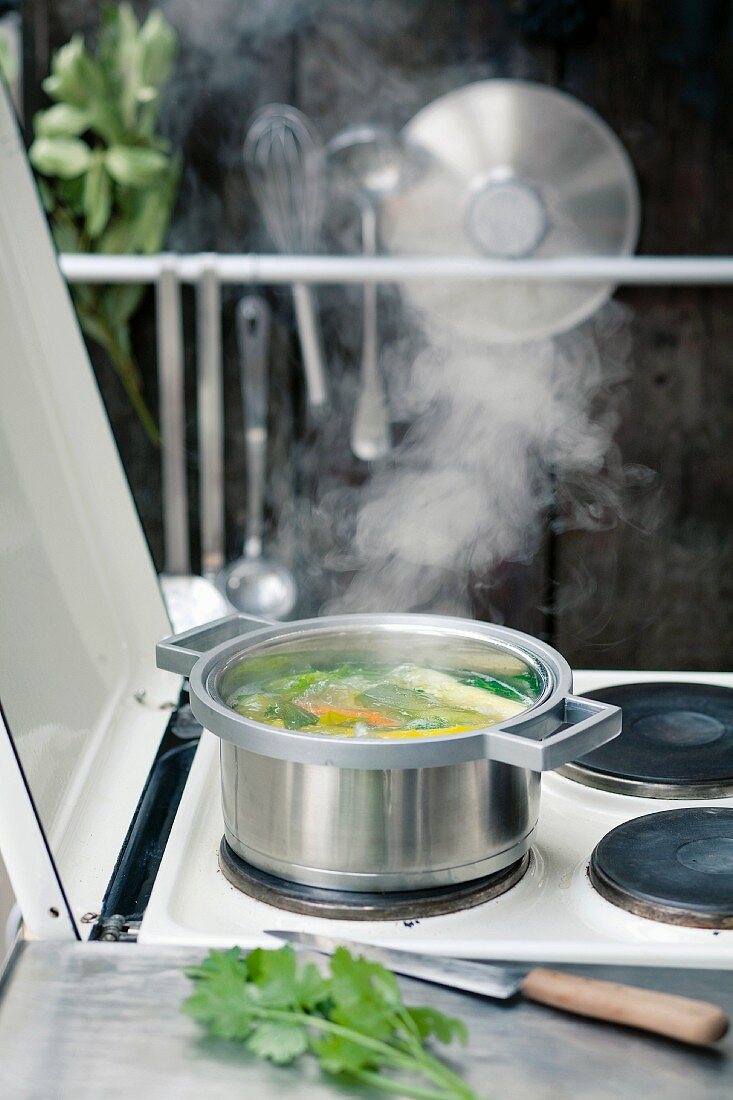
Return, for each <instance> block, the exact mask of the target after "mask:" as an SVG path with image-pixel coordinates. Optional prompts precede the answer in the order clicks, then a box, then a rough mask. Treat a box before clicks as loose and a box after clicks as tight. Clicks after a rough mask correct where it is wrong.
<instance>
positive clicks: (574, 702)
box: [486, 695, 621, 772]
mask: <svg viewBox="0 0 733 1100" xmlns="http://www.w3.org/2000/svg"><path fill="white" fill-rule="evenodd" d="M620 732H621V710H620V708H619V707H614V706H611V704H610V703H601V702H599V701H598V700H596V699H584V698H582V697H581V696H578V695H568V697H567V698H566V700H565V716H564V724H563V728H562V729H560V730H559V731H558V732H557V733H552V734H550V736H549V737H545V738H544V739H543V740H535V739H534V738H532V737H531V736H525V737H523V736H522V735H521V734H518V733H510V732H509V731H508V730H494V729H490V730H488V731H487V733H486V741H487V750H488V751H487V754H486V755H487V757H488V758H489V759H490V760H500V761H502V762H503V763H505V764H513V765H515V766H516V767H519V768H529V770H530V771H534V772H545V771H552V769H553V768H559V767H561V766H562V765H563V764H567V763H568V761H570V760H575V759H577V758H578V757H579V756H585V754H586V753H587V752H590V751H591V750H592V749H597V748H598V746H599V745H605V743H606V742H607V741H612V740H613V738H614V737H618V735H619V733H620Z"/></svg>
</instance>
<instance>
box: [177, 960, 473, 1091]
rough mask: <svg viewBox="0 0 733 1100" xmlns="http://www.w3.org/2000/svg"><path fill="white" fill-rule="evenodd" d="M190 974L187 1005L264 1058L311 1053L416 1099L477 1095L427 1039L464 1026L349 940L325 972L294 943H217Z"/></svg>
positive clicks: (337, 1070)
mask: <svg viewBox="0 0 733 1100" xmlns="http://www.w3.org/2000/svg"><path fill="white" fill-rule="evenodd" d="M187 974H188V976H189V977H190V978H192V979H193V980H194V982H195V986H196V988H195V991H194V993H193V995H192V996H191V997H189V998H188V1000H187V1001H186V1002H185V1003H184V1005H183V1011H184V1012H186V1013H188V1015H189V1016H193V1017H194V1018H195V1019H197V1020H198V1021H199V1022H200V1023H202V1024H203V1025H204V1026H205V1027H206V1028H207V1029H208V1031H209V1032H210V1033H211V1034H212V1035H215V1036H217V1037H219V1038H223V1039H234V1040H239V1041H240V1042H243V1043H244V1045H245V1046H246V1047H247V1049H248V1050H249V1051H251V1052H252V1054H255V1055H256V1056H257V1057H259V1058H267V1059H269V1060H270V1061H271V1062H274V1063H275V1064H276V1065H288V1064H289V1063H291V1062H293V1061H294V1060H295V1059H296V1058H298V1057H300V1056H301V1055H303V1054H306V1053H310V1054H313V1055H315V1057H316V1058H317V1059H318V1060H319V1062H320V1065H321V1068H322V1069H323V1070H324V1071H325V1072H326V1073H328V1074H331V1075H332V1076H334V1077H338V1078H342V1079H343V1080H344V1081H350V1082H352V1083H353V1082H357V1081H358V1082H362V1083H363V1084H368V1085H371V1086H374V1087H375V1088H378V1089H381V1090H382V1091H384V1092H389V1093H392V1094H396V1095H399V1096H410V1097H415V1098H416V1100H477V1097H476V1094H475V1093H474V1092H473V1091H472V1089H471V1088H469V1086H468V1085H467V1084H466V1082H465V1081H464V1080H462V1078H460V1077H459V1076H458V1075H457V1074H455V1073H454V1072H453V1071H452V1070H451V1069H449V1068H448V1066H446V1065H445V1064H444V1063H443V1062H441V1061H440V1060H439V1059H438V1058H435V1057H434V1056H433V1055H432V1054H431V1053H430V1051H429V1050H428V1049H427V1048H426V1040H429V1039H437V1040H438V1041H439V1042H442V1043H450V1042H451V1041H452V1040H453V1039H459V1040H460V1041H461V1042H463V1043H465V1042H466V1041H467V1038H468V1035H467V1032H466V1027H465V1025H464V1024H463V1023H462V1022H461V1021H460V1020H456V1019H453V1018H452V1017H450V1016H444V1015H443V1014H442V1013H440V1012H438V1011H436V1010H435V1009H434V1008H411V1007H408V1006H407V1005H405V1004H404V1003H403V1000H402V995H401V993H400V989H399V986H398V984H397V980H396V978H395V976H394V974H392V973H391V971H389V970H386V969H385V968H384V967H383V966H380V965H379V964H377V963H372V962H369V961H368V960H367V959H364V958H355V957H354V956H353V955H351V954H350V953H349V952H348V951H347V950H346V949H345V948H343V947H340V948H338V950H337V951H336V952H335V953H334V954H333V956H332V958H331V960H330V972H329V974H328V976H324V975H322V974H321V972H320V971H319V970H318V968H317V967H316V966H314V965H313V963H306V964H305V965H304V966H302V967H300V968H298V965H297V960H296V958H295V952H294V951H293V950H292V948H290V947H283V948H281V949H280V950H278V951H264V950H262V949H261V948H258V949H257V950H255V951H251V952H250V953H249V954H247V955H243V954H242V952H241V950H240V949H239V948H238V947H234V948H232V949H231V950H230V951H211V952H210V953H209V955H208V957H207V958H206V959H204V961H203V962H202V963H201V964H200V966H194V967H192V968H190V969H189V970H188V971H187ZM415 1078H418V1080H420V1079H421V1080H422V1082H423V1083H420V1084H418V1083H416V1081H415Z"/></svg>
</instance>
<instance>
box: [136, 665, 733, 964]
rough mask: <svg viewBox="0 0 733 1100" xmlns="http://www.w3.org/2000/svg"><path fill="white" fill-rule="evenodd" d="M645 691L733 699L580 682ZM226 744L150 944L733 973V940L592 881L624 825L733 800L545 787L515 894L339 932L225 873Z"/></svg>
mask: <svg viewBox="0 0 733 1100" xmlns="http://www.w3.org/2000/svg"><path fill="white" fill-rule="evenodd" d="M642 681H647V682H655V681H656V682H659V681H670V682H673V681H687V682H695V683H709V684H720V685H722V686H725V687H733V674H730V673H719V674H715V673H678V672H664V673H653V672H645V673H639V672H618V671H613V672H579V673H576V675H575V690H576V691H577V692H583V691H590V690H593V689H598V688H601V687H607V686H609V685H611V684H619V683H639V682H642ZM218 744H219V743H218V739H217V738H215V737H214V736H213V735H211V734H209V733H206V732H205V733H204V735H203V738H202V740H201V743H200V746H199V748H198V751H197V753H196V758H195V760H194V764H193V767H192V769H191V773H190V776H189V779H188V782H187V784H186V789H185V791H184V794H183V798H182V800H181V804H180V808H179V811H178V814H177V817H176V820H175V823H174V826H173V830H172V832H171V835H170V839H169V842H168V845H167V848H166V851H165V855H164V857H163V861H162V864H161V867H160V871H159V874H158V877H157V880H156V884H155V887H154V890H153V894H152V897H151V899H150V904H149V906H148V910H147V913H146V916H145V919H144V921H143V925H142V929H141V932H140V942H145V943H186V944H202V945H203V944H205V945H211V946H230V945H234V944H239V945H241V946H242V947H245V948H249V947H253V946H257V945H263V946H264V945H265V944H272V942H273V941H271V940H269V939H268V938H267V937H265V936H264V935H263V934H262V930H263V929H265V928H293V929H298V930H301V931H303V930H308V931H313V932H326V933H327V934H329V935H332V936H336V937H342V938H344V939H355V940H363V941H369V942H379V943H382V944H386V945H389V946H392V947H407V948H410V949H412V950H415V951H425V952H433V953H436V954H450V955H456V956H463V957H467V958H487V959H489V958H492V959H532V960H544V961H551V962H562V961H564V962H600V963H604V962H609V963H611V962H619V963H621V962H624V963H638V964H647V965H671V966H702V967H725V968H731V969H733V930H731V931H711V930H708V929H696V928H680V927H675V926H673V925H668V924H662V923H659V922H657V921H652V920H647V919H645V918H643V917H638V916H635V915H633V914H630V913H627V912H625V911H623V910H621V909H619V908H618V907H617V906H614V905H612V904H610V902H607V901H605V900H604V899H603V898H601V897H600V896H599V895H598V894H597V893H596V891H595V890H594V889H593V887H592V886H591V885H590V883H589V881H588V878H587V865H588V859H589V857H590V854H591V852H592V850H593V848H594V846H595V845H596V843H597V842H598V841H599V840H600V839H601V837H602V836H604V834H606V833H607V832H608V831H609V830H610V829H613V828H614V827H615V826H616V825H619V824H620V823H621V822H623V821H627V820H628V819H630V818H634V817H639V816H641V815H643V814H649V813H655V812H656V811H659V810H665V809H679V808H681V807H684V806H696V805H705V806H729V807H732V808H733V797H730V798H724V799H709V800H705V801H704V802H702V801H693V800H690V801H687V800H685V801H667V800H662V799H649V798H630V797H628V796H625V795H618V794H609V793H606V792H603V791H598V790H594V789H592V788H589V787H584V786H582V785H580V784H578V783H575V782H573V781H572V780H570V779H564V778H562V777H561V776H559V775H555V774H549V775H545V776H544V777H543V780H542V797H541V808H540V818H539V826H538V830H537V836H536V842H535V844H534V846H533V858H532V863H531V866H530V868H529V870H528V872H527V873H526V875H525V876H524V878H523V879H522V880H521V881H520V882H519V883H518V884H517V885H516V886H514V887H513V888H512V889H511V890H509V891H508V892H507V893H506V894H504V895H502V896H501V897H499V898H495V899H494V900H493V901H489V902H486V903H484V904H483V905H479V906H476V907H475V908H472V909H464V910H462V911H461V912H459V913H453V914H450V915H447V916H441V917H429V918H424V919H421V920H419V921H413V922H404V921H337V920H328V919H326V918H322V917H304V916H301V915H298V914H295V913H289V912H285V911H284V910H281V909H277V908H274V907H272V906H269V905H266V904H264V903H263V902H259V901H255V900H254V899H252V898H250V897H247V896H246V895H245V894H243V893H241V892H240V891H239V890H237V889H235V887H233V886H231V885H230V884H229V883H228V882H227V881H226V879H225V878H224V876H223V875H222V873H221V871H220V870H219V867H218V863H217V850H218V846H219V842H220V840H221V836H222V832H223V825H222V818H221V809H220V801H219V755H218Z"/></svg>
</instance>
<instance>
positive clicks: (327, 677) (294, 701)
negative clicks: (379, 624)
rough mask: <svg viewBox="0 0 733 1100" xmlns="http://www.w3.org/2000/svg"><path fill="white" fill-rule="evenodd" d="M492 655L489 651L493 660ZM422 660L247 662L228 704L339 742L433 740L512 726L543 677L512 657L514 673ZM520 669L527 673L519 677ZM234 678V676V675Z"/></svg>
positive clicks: (502, 659) (296, 653)
mask: <svg viewBox="0 0 733 1100" xmlns="http://www.w3.org/2000/svg"><path fill="white" fill-rule="evenodd" d="M490 655H491V651H490V650H489V656H490ZM487 661H488V657H485V658H484V667H482V669H481V671H475V670H472V669H470V668H462V669H447V668H445V667H440V668H436V667H430V666H429V665H427V664H424V663H420V664H418V663H417V662H415V663H412V662H405V661H402V662H395V661H392V662H389V661H386V660H383V661H380V660H378V659H376V660H373V661H371V662H368V661H365V660H353V659H351V660H338V659H336V658H335V657H334V656H333V655H332V656H331V659H330V660H329V659H327V658H325V656H324V654H323V653H322V652H319V651H318V650H316V649H315V648H314V649H312V650H298V649H297V648H295V647H294V648H293V650H292V652H290V653H288V654H283V653H281V652H273V653H271V654H264V655H262V654H260V655H259V656H258V655H255V656H253V657H243V658H242V660H241V662H240V663H239V665H238V667H237V669H236V675H235V676H234V679H235V681H236V685H237V686H236V689H235V690H233V691H231V692H230V693H229V696H228V698H227V702H228V703H229V705H230V706H231V707H232V708H233V709H234V710H236V711H237V712H238V713H239V714H242V715H244V716H246V717H248V718H251V719H253V720H255V721H258V722H262V723H264V724H266V725H271V726H275V727H278V728H284V729H292V730H298V731H301V732H303V733H313V734H320V735H325V736H334V737H377V738H379V739H384V738H390V737H394V738H402V737H410V738H412V737H430V736H441V735H446V734H454V733H462V732H464V731H466V730H471V729H477V728H480V727H483V726H489V725H493V724H495V723H497V722H503V721H506V720H507V719H509V718H513V717H515V715H517V714H521V713H522V711H524V710H526V709H527V708H528V707H530V706H532V704H533V703H534V701H535V699H536V698H537V697H538V695H539V684H540V681H539V677H538V676H537V675H536V674H535V673H534V671H533V670H531V669H529V667H528V666H525V665H521V662H519V660H518V659H517V658H515V657H513V656H512V655H511V654H509V655H506V654H503V653H501V652H498V653H497V655H496V664H497V665H499V666H502V667H505V666H507V665H508V667H509V668H510V669H511V674H504V673H503V672H501V671H499V670H498V669H497V670H496V671H489V670H488V668H487V667H486V663H487ZM517 666H519V667H520V670H521V671H519V672H518V671H517ZM230 675H231V674H230Z"/></svg>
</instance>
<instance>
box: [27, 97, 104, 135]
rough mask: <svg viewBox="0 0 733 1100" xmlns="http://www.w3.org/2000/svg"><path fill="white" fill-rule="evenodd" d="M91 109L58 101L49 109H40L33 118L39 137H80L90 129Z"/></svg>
mask: <svg viewBox="0 0 733 1100" xmlns="http://www.w3.org/2000/svg"><path fill="white" fill-rule="evenodd" d="M91 121H92V113H91V111H87V110H85V109H84V108H82V107H74V106H72V105H71V104H70V103H56V104H54V106H53V107H49V108H48V110H47V111H39V112H38V114H37V115H36V117H35V118H34V119H33V129H34V130H35V133H36V136H37V137H50V138H55V137H78V136H79V134H83V133H84V131H85V130H88V129H89V125H90V123H91Z"/></svg>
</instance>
